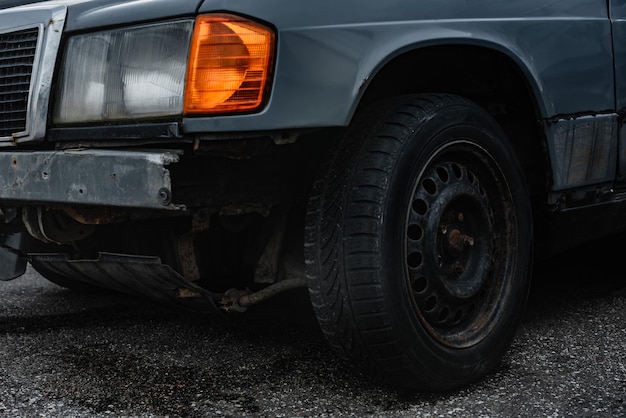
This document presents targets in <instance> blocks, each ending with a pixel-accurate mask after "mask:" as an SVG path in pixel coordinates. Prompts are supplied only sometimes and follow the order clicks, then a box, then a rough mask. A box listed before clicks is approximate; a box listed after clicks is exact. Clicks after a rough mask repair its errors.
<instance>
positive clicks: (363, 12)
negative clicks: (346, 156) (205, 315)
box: [65, 0, 626, 191]
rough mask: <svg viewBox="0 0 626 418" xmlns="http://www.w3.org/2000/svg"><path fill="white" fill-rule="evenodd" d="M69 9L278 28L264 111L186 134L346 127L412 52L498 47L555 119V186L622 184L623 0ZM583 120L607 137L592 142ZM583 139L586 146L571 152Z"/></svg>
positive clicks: (109, 20) (117, 17)
mask: <svg viewBox="0 0 626 418" xmlns="http://www.w3.org/2000/svg"><path fill="white" fill-rule="evenodd" d="M68 6H69V10H68V17H67V22H66V28H65V30H66V33H71V32H75V31H89V30H94V29H96V28H100V27H108V26H119V25H126V24H132V23H136V22H137V21H154V20H159V19H168V18H173V17H178V16H188V15H193V14H195V13H211V12H221V11H226V12H232V13H236V14H242V15H245V16H250V17H252V18H255V19H259V20H262V21H265V22H268V23H269V24H271V25H273V26H274V27H275V28H276V31H277V34H278V37H277V38H278V48H277V54H276V69H275V73H274V80H273V86H272V92H271V97H270V99H269V102H268V103H267V106H266V107H265V108H264V109H263V110H262V111H261V112H259V113H255V114H248V115H232V116H218V117H210V118H204V117H193V118H184V119H183V121H182V130H183V132H185V133H188V134H197V135H202V134H210V133H218V132H219V133H229V134H230V135H232V134H236V133H237V132H242V133H243V132H250V131H289V130H294V129H304V128H317V127H328V126H346V125H348V124H349V123H350V120H351V118H352V116H353V114H354V112H355V110H356V108H357V106H358V104H359V100H360V98H361V97H362V95H363V94H364V92H366V91H367V88H368V86H369V83H371V82H372V80H374V79H375V78H376V75H377V74H378V73H379V72H380V71H381V69H383V68H384V67H385V65H387V64H388V63H389V62H391V61H393V60H394V58H397V57H398V56H401V55H402V54H404V53H406V52H408V51H412V50H416V49H420V48H424V47H432V46H437V45H467V46H473V47H480V48H484V49H488V50H493V51H497V53H499V54H503V55H505V56H506V57H508V58H509V59H510V60H512V61H513V62H514V63H515V65H516V66H517V67H518V69H519V71H520V72H521V73H522V74H523V75H524V78H525V80H526V82H527V84H528V88H529V89H530V90H531V95H532V97H533V98H534V101H535V105H536V109H537V113H538V118H539V119H543V120H544V121H550V123H548V124H546V126H545V133H546V141H547V148H548V150H549V152H550V161H551V162H552V164H551V166H552V171H553V173H552V178H553V185H552V186H553V190H557V191H558V190H565V189H570V188H575V187H581V186H587V185H595V184H602V183H607V182H611V181H613V180H614V179H615V171H616V168H617V167H618V161H617V159H618V152H617V146H618V137H619V135H618V131H619V129H618V126H617V124H618V122H617V121H618V114H619V111H621V110H622V109H624V108H626V68H624V67H626V45H625V44H626V43H620V42H619V39H626V33H624V36H621V35H622V33H623V32H625V31H626V22H625V21H624V19H623V18H624V17H625V16H626V6H625V5H624V4H623V2H618V1H616V0H613V1H612V4H610V3H609V2H607V1H606V0H572V1H567V2H564V1H544V0H532V1H523V2H505V1H486V0H485V1H475V2H467V1H461V0H457V1H452V0H450V1H441V0H424V1H403V0H395V1H388V2H384V3H381V2H375V1H372V0H368V1H363V0H353V1H343V2H340V3H337V2H334V1H329V0H320V1H318V2H293V1H284V0H266V1H264V2H251V1H246V0H229V1H224V0H205V1H203V2H201V1H196V0H194V1H176V2H172V1H168V0H150V1H126V2H124V1H76V2H72V3H68ZM611 18H612V19H611ZM613 36H614V37H615V38H613ZM614 40H615V41H614ZM424 65H428V63H424ZM585 115H588V116H589V117H588V118H582V119H581V118H578V117H580V116H585ZM585 127H589V129H591V131H593V132H600V131H601V132H609V134H608V135H606V136H605V137H603V138H597V137H594V138H591V137H590V134H589V132H588V130H589V129H587V130H586V129H585ZM574 144H577V145H578V149H579V150H580V153H578V154H576V153H568V152H567V150H568V149H569V148H572V147H573V145H574ZM590 153H595V154H596V156H599V157H600V158H596V160H595V161H592V160H588V161H580V162H577V167H580V166H582V167H584V169H583V170H580V169H572V167H571V166H570V164H569V161H570V160H572V158H579V157H578V155H582V158H583V159H584V158H585V155H589V154H590Z"/></svg>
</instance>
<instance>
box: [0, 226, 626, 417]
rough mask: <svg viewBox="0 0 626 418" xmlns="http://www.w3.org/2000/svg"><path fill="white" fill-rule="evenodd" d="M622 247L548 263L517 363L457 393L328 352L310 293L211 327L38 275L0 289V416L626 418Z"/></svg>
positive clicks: (539, 276)
mask: <svg viewBox="0 0 626 418" xmlns="http://www.w3.org/2000/svg"><path fill="white" fill-rule="evenodd" d="M623 241H624V237H620V238H618V239H615V240H611V241H604V242H602V243H601V244H594V245H592V246H588V247H585V248H582V249H579V250H577V251H573V252H570V253H568V254H566V255H564V256H563V257H559V258H557V259H555V260H552V261H550V262H549V263H544V264H542V265H540V266H538V267H537V269H536V272H535V275H534V285H533V290H532V294H531V297H530V300H529V304H528V308H527V312H526V315H525V319H524V322H523V324H522V327H521V329H520V331H519V333H518V335H517V338H516V340H515V342H514V344H513V346H512V348H511V350H510V351H509V353H508V354H507V356H506V357H505V358H504V360H503V361H502V362H501V364H500V365H499V367H498V368H497V369H496V370H495V371H494V372H493V373H491V374H490V375H489V376H487V377H486V378H484V379H482V380H481V381H479V382H476V383H475V384H472V385H471V386H469V387H466V388H463V389H461V390H458V391H455V392H452V393H445V394H428V393H404V392H398V391H395V390H392V389H389V388H384V387H381V386H379V385H377V384H376V383H374V382H372V381H369V380H368V379H367V378H366V377H364V376H360V375H358V374H357V373H355V372H354V371H353V370H351V368H350V367H349V366H347V365H346V364H344V363H343V362H342V361H340V360H338V359H337V358H336V357H335V355H334V354H333V352H332V351H331V350H330V349H329V348H328V347H327V345H326V343H325V341H324V339H323V337H322V335H321V334H320V332H319V330H318V328H317V325H316V323H315V319H314V317H313V315H312V313H311V311H310V308H309V307H308V305H307V295H306V292H298V291H293V292H292V293H291V294H288V295H285V297H282V298H281V299H279V300H278V301H277V303H276V304H274V305H272V306H265V307H261V308H257V309H254V310H252V311H249V312H248V313H246V314H244V315H234V316H228V317H219V316H209V317H202V316H199V315H196V314H192V313H187V312H183V311H180V310H177V309H173V308H169V307H165V308H164V307H162V306H159V305H156V304H154V303H152V302H150V301H146V300H142V299H137V298H133V297H128V296H120V295H114V294H99V295H94V294H92V295H80V294H74V293H71V292H68V291H66V290H64V289H61V288H59V287H57V286H55V285H53V284H51V283H48V282H46V281H45V280H44V279H42V278H41V277H40V276H38V275H37V274H36V273H34V272H32V271H29V273H28V274H27V276H25V277H23V278H22V279H19V280H15V281H12V282H8V283H0V297H1V299H0V415H2V416H16V417H18V416H19V417H22V416H23V417H31V416H32V417H34V416H46V417H48V416H50V417H111V416H137V417H156V416H158V417H161V416H180V417H195V416H234V417H238V416H268V417H279V416H285V417H294V416H316V417H317V416H358V417H364V416H376V417H378V416H389V417H416V416H417V417H419V416H424V417H435V416H436V417H440V416H443V417H448V416H463V417H467V416H476V417H478V416H483V417H497V416H528V417H530V416H532V417H536V416H550V417H557V416H577V417H580V416H593V417H597V416H600V417H602V416H605V417H615V416H626V360H625V359H626V287H625V286H626V273H625V272H623V267H622V265H623V261H622V260H623V258H624V257H623V253H624V250H623V248H624V246H623V245H621V243H622V242H623ZM620 247H621V249H620ZM620 270H622V271H620Z"/></svg>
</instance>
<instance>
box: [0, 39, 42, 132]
mask: <svg viewBox="0 0 626 418" xmlns="http://www.w3.org/2000/svg"><path fill="white" fill-rule="evenodd" d="M39 32H40V28H39V27H35V28H31V29H22V30H19V31H16V32H10V33H3V34H0V137H12V136H13V134H16V133H21V132H25V131H26V120H27V113H28V112H27V110H28V93H29V92H30V86H31V79H32V72H33V65H34V63H35V52H36V50H37V40H38V39H39Z"/></svg>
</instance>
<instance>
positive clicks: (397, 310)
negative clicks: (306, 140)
mask: <svg viewBox="0 0 626 418" xmlns="http://www.w3.org/2000/svg"><path fill="white" fill-rule="evenodd" d="M333 151H334V152H333V153H332V155H331V157H330V159H329V161H328V164H327V166H326V168H325V169H324V170H322V171H323V173H322V175H321V176H320V178H319V179H318V180H316V181H315V183H314V185H313V188H312V192H311V196H310V199H309V207H308V212H307V226H306V242H305V254H306V264H307V276H308V279H309V291H310V296H311V300H312V303H313V306H314V310H315V313H316V315H317V318H318V321H319V323H320V326H321V328H322V330H323V332H324V334H325V335H326V337H327V339H328V341H329V342H330V344H331V345H332V346H333V347H335V348H336V349H337V351H338V352H339V353H340V355H342V356H343V357H345V358H347V359H350V360H352V361H353V362H354V363H356V364H357V365H359V366H361V367H362V368H364V369H365V370H366V371H368V372H370V373H372V374H374V375H376V376H378V377H382V378H384V379H385V380H387V381H388V382H391V383H393V384H396V385H398V386H401V387H408V388H417V389H425V390H447V389H451V388H455V387H458V386H461V385H465V384H467V383H469V382H472V381H474V380H476V379H477V378H479V377H481V376H483V375H484V374H486V373H487V372H488V371H490V370H491V369H492V368H493V367H494V366H495V365H496V364H497V363H498V361H499V360H500V359H501V358H502V356H503V355H504V353H505V351H506V349H507V348H508V347H509V345H510V343H511V341H512V339H513V337H514V334H515V331H516V328H517V326H518V323H519V321H520V317H521V314H522V311H523V308H524V305H525V301H526V298H527V294H528V288H529V281H530V280H529V276H530V270H531V269H530V264H531V261H532V219H531V210H530V204H529V199H528V196H527V191H526V187H525V182H524V176H523V174H522V171H521V169H520V165H519V163H518V162H517V161H516V158H515V155H514V153H513V150H512V148H511V145H510V144H509V142H508V141H507V139H506V135H505V134H504V132H503V131H502V130H501V128H500V127H499V126H498V124H497V123H496V121H495V120H494V119H493V118H492V117H491V115H489V114H488V113H487V112H486V111H484V110H483V109H482V108H480V107H479V106H477V105H475V104H474V103H472V102H469V101H467V100H465V99H463V98H461V97H458V96H452V95H434V94H429V95H417V96H406V97H399V98H395V99H393V100H390V101H386V102H384V103H379V104H377V105H376V106H374V107H372V108H370V109H369V110H367V111H364V112H361V113H360V114H359V115H358V116H357V117H356V118H355V121H354V123H353V125H352V126H351V127H350V129H349V132H348V134H347V135H346V137H345V138H344V139H343V140H342V141H341V142H340V144H338V148H337V149H336V150H333Z"/></svg>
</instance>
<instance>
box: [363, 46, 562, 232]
mask: <svg viewBox="0 0 626 418" xmlns="http://www.w3.org/2000/svg"><path fill="white" fill-rule="evenodd" d="M408 93H451V94H457V95H460V96H463V97H466V98H468V99H470V100H472V101H474V102H476V103H478V104H479V105H480V106H482V107H483V108H484V109H486V110H487V111H488V112H489V113H491V114H492V116H494V117H495V118H496V120H498V122H499V123H500V125H501V126H502V128H504V130H505V131H506V133H507V135H508V137H509V139H510V140H511V141H512V144H513V147H514V148H515V150H516V152H517V155H518V158H519V159H520V162H521V164H522V167H523V169H524V172H525V175H526V179H527V182H528V188H529V193H530V195H531V199H532V204H533V212H534V216H535V223H536V224H537V223H539V225H537V228H536V231H541V230H543V229H544V228H542V227H541V225H542V224H543V223H544V222H545V212H546V211H545V209H544V208H545V206H544V205H545V202H546V193H547V189H548V187H547V184H548V176H549V175H550V174H549V173H550V171H549V162H548V159H547V153H546V151H545V149H546V147H545V140H544V137H543V134H542V131H541V129H540V124H539V123H538V120H539V119H540V117H539V113H538V111H537V105H536V100H535V97H534V95H533V92H532V90H531V87H530V85H529V83H528V81H527V80H526V78H525V76H524V74H523V73H522V71H521V70H520V68H519V67H518V66H517V65H516V63H515V62H514V61H513V60H511V59H510V58H509V57H507V56H506V55H504V54H503V53H501V52H498V51H495V50H492V49H488V48H483V47H476V46H468V45H447V46H435V47H427V48H422V49H419V50H415V51H410V52H407V53H405V54H403V55H401V56H399V57H396V58H394V59H393V60H392V61H390V62H389V63H387V64H386V65H385V66H384V67H383V68H382V69H381V70H380V71H379V72H378V73H377V74H376V75H375V77H374V79H373V80H372V81H371V83H370V84H369V86H368V87H367V90H366V92H365V94H364V95H363V98H362V99H361V103H360V105H364V104H367V103H370V102H373V101H376V100H379V99H382V98H385V97H389V96H396V95H400V94H408ZM538 238H539V237H538Z"/></svg>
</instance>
